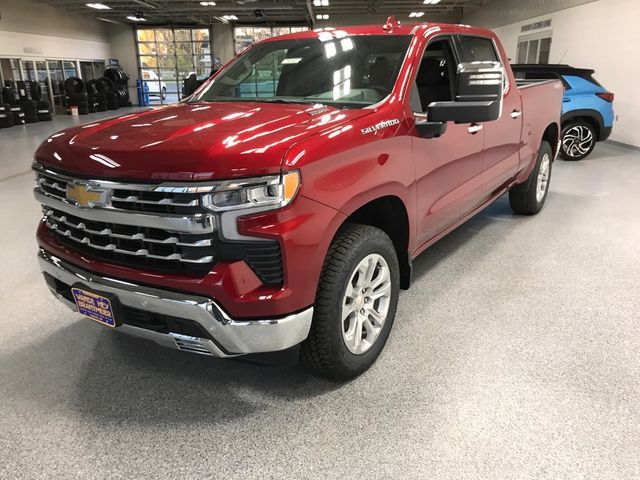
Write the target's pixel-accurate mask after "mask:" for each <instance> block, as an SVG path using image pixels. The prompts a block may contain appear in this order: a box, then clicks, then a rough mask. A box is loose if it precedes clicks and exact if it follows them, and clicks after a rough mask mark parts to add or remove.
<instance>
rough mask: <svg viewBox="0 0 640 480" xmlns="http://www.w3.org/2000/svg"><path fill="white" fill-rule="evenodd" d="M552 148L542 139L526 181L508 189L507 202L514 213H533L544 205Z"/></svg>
mask: <svg viewBox="0 0 640 480" xmlns="http://www.w3.org/2000/svg"><path fill="white" fill-rule="evenodd" d="M552 159H553V150H551V145H549V143H548V142H546V141H543V142H542V144H541V145H540V150H539V151H538V158H537V160H536V164H535V165H534V167H533V170H532V171H531V174H530V175H529V178H528V179H527V181H526V182H524V183H523V184H521V185H518V186H516V187H513V188H512V189H511V190H509V204H510V205H511V209H512V210H513V211H514V213H518V214H520V215H535V214H536V213H538V212H539V211H540V210H542V207H543V206H544V202H545V200H546V199H547V194H548V193H549V181H550V180H551V167H552V165H553V160H552Z"/></svg>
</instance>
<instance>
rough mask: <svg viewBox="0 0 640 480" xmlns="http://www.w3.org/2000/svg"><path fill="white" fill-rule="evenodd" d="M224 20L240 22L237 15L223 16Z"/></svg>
mask: <svg viewBox="0 0 640 480" xmlns="http://www.w3.org/2000/svg"><path fill="white" fill-rule="evenodd" d="M222 18H224V19H225V20H238V17H236V16H235V15H223V16H222Z"/></svg>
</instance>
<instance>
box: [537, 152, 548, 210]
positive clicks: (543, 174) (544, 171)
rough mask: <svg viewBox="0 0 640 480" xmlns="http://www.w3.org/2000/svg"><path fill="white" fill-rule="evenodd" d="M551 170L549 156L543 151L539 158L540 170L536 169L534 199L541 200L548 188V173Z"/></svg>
mask: <svg viewBox="0 0 640 480" xmlns="http://www.w3.org/2000/svg"><path fill="white" fill-rule="evenodd" d="M550 172H551V158H550V157H549V154H547V153H545V154H544V156H543V157H542V160H540V170H538V181H537V183H536V200H537V201H538V203H540V202H541V201H542V199H543V198H544V195H545V194H546V193H547V188H549V174H550Z"/></svg>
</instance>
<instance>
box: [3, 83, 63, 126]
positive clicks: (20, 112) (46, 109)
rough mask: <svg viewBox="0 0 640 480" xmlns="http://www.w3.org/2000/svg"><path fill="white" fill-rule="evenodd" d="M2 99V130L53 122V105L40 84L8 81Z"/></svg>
mask: <svg viewBox="0 0 640 480" xmlns="http://www.w3.org/2000/svg"><path fill="white" fill-rule="evenodd" d="M0 97H1V98H0V128H9V127H13V126H16V125H24V124H27V123H37V122H45V121H49V120H51V104H50V103H49V102H48V101H46V100H45V99H44V98H43V95H42V87H41V86H40V84H39V83H38V82H24V81H18V82H13V81H11V80H7V81H5V84H4V87H3V88H2V95H1V96H0Z"/></svg>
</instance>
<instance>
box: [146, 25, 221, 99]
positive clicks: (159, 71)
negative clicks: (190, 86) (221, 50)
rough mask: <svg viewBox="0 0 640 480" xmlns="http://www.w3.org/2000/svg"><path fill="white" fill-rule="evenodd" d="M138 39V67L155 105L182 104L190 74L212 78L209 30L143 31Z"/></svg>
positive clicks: (167, 29)
mask: <svg viewBox="0 0 640 480" xmlns="http://www.w3.org/2000/svg"><path fill="white" fill-rule="evenodd" d="M136 35H137V39H138V47H137V49H138V63H139V66H140V70H141V75H142V78H143V80H144V81H145V83H146V84H147V86H148V88H149V92H150V100H151V101H152V102H159V103H164V101H165V100H166V101H169V102H173V101H177V100H180V98H181V92H182V80H183V78H184V76H185V75H186V74H188V73H191V72H196V74H197V75H198V76H200V77H205V78H206V77H208V76H209V73H210V71H211V64H212V62H211V43H210V33H209V29H208V28H194V29H190V28H177V29H171V28H158V29H149V28H146V29H145V28H141V29H139V30H137V33H136ZM152 77H153V78H152Z"/></svg>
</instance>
